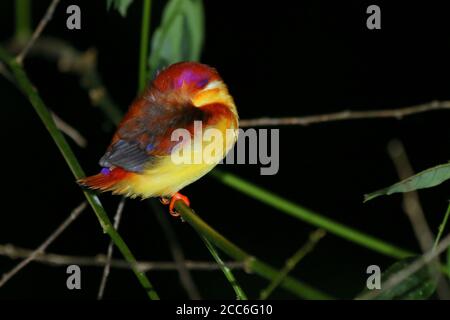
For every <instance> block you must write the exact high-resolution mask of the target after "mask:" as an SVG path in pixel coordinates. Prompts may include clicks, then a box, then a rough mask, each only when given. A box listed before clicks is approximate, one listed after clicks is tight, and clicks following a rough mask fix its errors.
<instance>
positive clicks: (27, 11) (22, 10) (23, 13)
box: [14, 0, 31, 43]
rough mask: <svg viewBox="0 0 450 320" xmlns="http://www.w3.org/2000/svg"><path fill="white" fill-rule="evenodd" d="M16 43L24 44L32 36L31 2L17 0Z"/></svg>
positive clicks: (28, 0)
mask: <svg viewBox="0 0 450 320" xmlns="http://www.w3.org/2000/svg"><path fill="white" fill-rule="evenodd" d="M15 9H16V30H15V34H14V38H15V39H16V41H18V42H19V43H20V42H24V41H26V40H27V39H29V38H30V36H31V3H30V0H16V2H15Z"/></svg>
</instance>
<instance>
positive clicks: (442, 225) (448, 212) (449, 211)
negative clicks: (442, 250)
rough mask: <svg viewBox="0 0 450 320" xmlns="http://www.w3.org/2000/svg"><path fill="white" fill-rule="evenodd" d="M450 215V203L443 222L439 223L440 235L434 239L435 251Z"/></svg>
mask: <svg viewBox="0 0 450 320" xmlns="http://www.w3.org/2000/svg"><path fill="white" fill-rule="evenodd" d="M449 216H450V203H449V205H448V207H447V211H446V212H445V215H444V219H443V220H442V223H441V224H440V225H439V230H438V235H437V236H436V239H435V240H434V244H433V251H434V250H436V247H437V245H438V244H439V241H440V240H441V238H442V234H443V233H444V229H445V225H446V224H447V221H448V217H449Z"/></svg>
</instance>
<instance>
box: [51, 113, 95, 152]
mask: <svg viewBox="0 0 450 320" xmlns="http://www.w3.org/2000/svg"><path fill="white" fill-rule="evenodd" d="M51 113H52V117H53V121H55V124H56V126H57V127H58V129H59V130H61V131H62V132H64V133H65V134H66V135H67V136H68V137H70V138H71V139H72V140H73V141H74V142H75V143H76V144H77V145H78V146H79V147H81V148H86V146H87V140H86V138H85V137H83V136H82V135H81V133H79V132H78V130H77V129H75V128H74V127H72V126H71V125H70V124H68V123H67V122H65V121H64V120H63V119H61V118H60V117H59V116H58V115H57V114H56V113H55V112H54V111H51Z"/></svg>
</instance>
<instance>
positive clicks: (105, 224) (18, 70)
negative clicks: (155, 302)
mask: <svg viewBox="0 0 450 320" xmlns="http://www.w3.org/2000/svg"><path fill="white" fill-rule="evenodd" d="M0 60H2V61H3V62H4V63H5V64H7V65H8V66H9V68H10V69H11V71H12V72H13V74H14V77H15V79H16V82H17V86H18V87H19V88H20V90H21V91H22V92H23V93H24V95H26V96H27V98H28V100H29V101H30V103H31V105H32V106H33V107H34V109H35V111H36V112H37V114H38V115H39V117H40V119H41V121H42V123H43V124H44V125H45V127H46V128H47V130H48V132H49V133H50V135H51V137H52V138H53V140H54V142H55V143H56V145H57V147H58V149H59V150H60V152H61V153H62V155H63V157H64V159H65V160H66V162H67V164H68V166H69V168H70V170H71V171H72V173H73V175H74V176H75V178H77V179H80V178H83V177H84V176H85V175H84V172H83V169H82V168H81V166H80V164H79V163H78V161H77V159H76V157H75V155H74V153H73V151H72V149H71V148H70V146H69V144H68V143H67V141H66V139H65V137H64V136H63V134H62V133H61V132H60V131H59V130H58V128H57V127H56V125H55V122H54V121H53V118H52V116H51V115H50V113H49V112H48V109H47V107H46V105H45V104H44V102H43V101H42V99H41V97H40V96H39V94H38V93H37V90H36V89H35V88H34V87H33V85H32V84H31V82H30V80H29V79H28V76H27V75H26V73H25V71H24V70H23V69H22V67H21V66H20V65H19V64H18V63H17V62H16V61H15V59H14V58H13V57H12V56H10V55H9V54H8V53H7V52H6V51H5V50H4V49H3V48H0ZM84 195H85V197H86V199H87V200H88V202H89V204H90V205H91V207H92V209H93V210H94V212H95V214H96V216H97V218H98V220H99V222H100V224H101V226H102V228H103V231H104V232H105V233H108V235H109V236H110V237H111V239H112V241H113V242H114V244H115V245H116V246H117V248H118V249H119V251H120V252H121V253H122V255H123V257H124V258H125V259H126V260H127V261H128V262H129V263H130V265H131V267H132V269H133V272H134V273H135V275H136V277H137V278H138V280H139V282H140V283H141V285H142V286H143V287H144V289H145V290H146V292H147V294H148V296H149V297H150V298H151V299H159V297H158V294H157V293H156V291H155V290H154V289H153V286H152V285H151V283H150V281H149V280H148V278H147V277H146V275H145V274H144V273H143V272H141V271H139V270H138V268H137V266H136V259H135V258H134V256H133V254H132V253H131V251H130V249H129V248H128V246H127V245H126V243H125V242H124V240H123V239H122V237H121V236H120V235H119V233H117V231H116V230H115V229H114V227H113V225H112V224H111V221H110V220H109V218H108V215H107V214H106V212H105V210H104V208H103V206H102V205H101V203H100V200H99V199H98V197H97V196H95V195H93V194H92V193H89V192H87V191H84Z"/></svg>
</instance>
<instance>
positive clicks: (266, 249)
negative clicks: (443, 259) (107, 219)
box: [0, 0, 450, 299]
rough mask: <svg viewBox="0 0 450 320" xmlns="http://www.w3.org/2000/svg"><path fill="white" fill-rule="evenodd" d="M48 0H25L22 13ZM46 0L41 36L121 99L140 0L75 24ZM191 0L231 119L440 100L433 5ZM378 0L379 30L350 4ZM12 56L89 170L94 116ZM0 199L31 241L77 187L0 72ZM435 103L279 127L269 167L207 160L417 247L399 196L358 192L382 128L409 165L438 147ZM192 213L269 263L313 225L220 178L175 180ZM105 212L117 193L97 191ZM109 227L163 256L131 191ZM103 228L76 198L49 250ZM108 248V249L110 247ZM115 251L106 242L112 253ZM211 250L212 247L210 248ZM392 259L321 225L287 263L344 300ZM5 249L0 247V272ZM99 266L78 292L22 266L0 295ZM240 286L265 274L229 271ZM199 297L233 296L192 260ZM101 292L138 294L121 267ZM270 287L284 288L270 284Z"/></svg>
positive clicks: (7, 4) (43, 290) (449, 39)
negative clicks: (74, 55)
mask: <svg viewBox="0 0 450 320" xmlns="http://www.w3.org/2000/svg"><path fill="white" fill-rule="evenodd" d="M48 3H49V1H33V21H34V23H35V24H36V23H37V21H38V20H39V19H40V17H41V16H42V15H43V13H44V12H45V10H46V8H47V5H48ZM73 3H77V2H76V1H62V2H61V4H60V5H59V6H58V8H57V10H56V12H55V16H54V19H53V20H52V21H51V22H50V24H49V25H48V26H47V28H46V30H45V32H44V33H45V34H46V35H51V36H56V37H60V38H62V39H65V40H67V41H69V42H70V43H72V44H73V45H74V46H75V47H76V48H78V49H80V50H84V49H87V48H90V47H95V48H96V49H97V50H98V53H99V70H100V73H101V75H102V77H103V80H104V82H105V84H106V87H107V88H108V89H109V91H110V93H111V94H112V97H113V98H114V100H115V101H116V102H117V103H118V104H119V105H121V106H122V109H123V110H126V107H127V106H128V105H129V103H130V102H131V101H132V100H133V99H134V97H135V94H136V88H137V70H138V50H139V37H140V19H141V2H140V1H135V3H134V4H133V5H131V7H130V9H129V13H128V16H127V18H122V17H120V15H119V14H118V13H117V12H107V11H106V1H78V4H79V5H80V7H81V11H82V29H81V30H79V31H70V30H67V29H66V27H65V20H66V17H67V14H66V13H65V9H66V7H67V6H68V5H69V4H73ZM245 3H246V4H245V6H244V2H243V1H226V2H224V1H205V10H206V41H205V47H204V52H203V55H202V61H203V62H204V63H207V64H210V65H212V66H214V67H216V68H217V69H218V70H219V72H220V73H221V75H222V76H223V78H224V80H225V82H226V83H227V84H228V86H229V89H230V91H231V93H232V94H233V96H234V98H235V101H236V104H237V106H238V110H239V114H240V117H241V118H242V119H247V118H253V117H261V116H270V117H282V116H301V115H310V114H320V113H327V112H335V111H340V110H343V109H354V110H366V109H367V110H368V109H381V108H400V107H405V106H409V105H414V104H419V103H424V102H428V101H431V100H434V99H450V87H449V84H450V83H449V82H450V78H449V74H450V73H449V71H450V70H449V65H450V64H449V62H448V61H449V57H450V45H449V44H450V20H449V18H448V13H447V12H448V11H446V10H445V8H443V7H441V6H438V5H436V4H432V3H430V2H429V1H427V2H417V3H412V2H399V1H390V2H380V1H371V2H366V1H339V3H337V1H336V2H331V1H329V2H325V1H301V2H300V1H278V2H273V1H272V2H267V3H261V2H256V1H255V2H245ZM163 4H164V1H162V0H155V1H153V10H152V23H151V24H152V27H151V30H155V28H156V27H157V26H158V25H159V21H160V15H161V11H162V8H163ZM370 4H378V5H379V6H380V7H381V12H382V29H381V30H368V29H367V28H366V18H367V16H368V15H367V14H366V13H365V12H366V8H367V6H368V5H370ZM13 31H14V6H13V1H1V3H0V41H1V42H3V43H6V42H8V40H9V39H10V38H11V36H12V34H13ZM25 67H26V69H27V71H28V72H29V75H30V77H31V79H32V81H33V83H34V84H35V86H36V87H37V88H38V90H39V92H40V94H41V95H42V97H43V99H44V101H45V102H46V103H47V105H48V106H49V107H51V108H52V109H53V110H54V111H55V112H56V113H57V114H58V115H60V116H61V117H62V118H63V119H65V120H66V121H67V122H69V123H70V124H72V125H73V126H75V127H76V128H78V129H79V131H80V132H81V133H82V134H83V135H84V136H85V137H86V138H87V139H88V141H89V146H88V147H87V149H85V150H83V149H80V148H78V147H77V146H75V145H74V144H73V143H72V142H70V143H71V144H72V145H73V148H74V150H75V153H76V155H77V156H78V157H79V160H80V162H81V164H82V166H83V167H84V169H85V171H86V172H87V173H89V174H92V173H95V172H97V171H98V166H97V160H98V159H99V157H100V156H101V155H102V154H103V152H104V151H105V148H106V146H107V144H108V143H109V139H110V137H111V133H109V132H106V131H105V130H103V129H102V124H103V123H104V122H105V120H104V116H103V114H102V113H101V112H100V111H99V110H98V109H95V108H94V107H92V106H91V104H90V101H89V98H88V96H87V94H86V92H85V91H83V89H82V88H80V85H79V79H78V77H76V76H72V75H68V74H61V73H60V72H59V71H58V70H57V67H56V66H55V65H54V64H52V63H49V62H46V61H45V60H41V59H37V58H30V59H27V61H26V63H25ZM0 97H1V108H0V116H1V120H2V121H1V126H0V136H1V146H2V149H1V150H2V151H1V152H2V157H1V159H2V178H3V179H2V184H3V185H2V204H1V209H0V218H1V220H0V221H1V223H0V243H13V244H15V245H17V246H23V247H26V248H35V247H37V246H38V244H40V243H41V242H42V241H43V240H44V239H45V238H46V237H47V236H48V235H49V234H50V233H51V232H52V231H53V230H54V229H55V228H56V226H57V225H59V223H60V222H61V221H62V220H64V219H65V218H66V216H67V215H68V214H69V212H70V211H71V210H72V209H73V208H74V207H75V206H77V205H78V204H79V203H80V202H81V201H82V200H83V195H82V193H81V192H80V190H79V187H78V186H77V185H76V184H75V183H74V179H73V176H72V175H71V173H70V171H69V169H68V168H67V166H66V164H65V162H64V161H63V158H62V156H61V155H60V153H59V152H58V150H57V148H56V146H55V145H54V143H53V142H52V140H51V139H50V137H49V135H48V133H47V131H46V130H45V128H44V126H43V125H42V123H41V122H40V121H39V118H38V117H37V115H36V114H35V112H34V110H33V108H32V107H31V106H30V105H29V103H28V102H27V100H26V99H25V98H24V97H23V96H22V95H21V94H20V92H18V91H17V90H16V88H15V87H13V86H12V85H11V84H10V83H9V82H7V81H6V80H5V79H4V78H0ZM448 122H449V113H448V111H447V112H445V111H437V112H430V113H424V114H420V115H415V116H411V117H407V118H405V119H403V120H401V121H398V120H395V119H385V120H358V121H348V122H336V123H326V124H317V125H311V126H309V127H282V128H281V129H280V137H281V145H280V170H279V173H278V174H277V175H275V176H260V175H259V167H258V166H256V165H225V166H224V165H222V166H221V168H222V169H223V170H228V171H230V172H233V173H236V174H238V175H240V176H242V177H244V178H246V179H248V180H250V181H253V182H255V183H257V184H258V185H260V186H262V187H265V188H267V189H269V190H272V191H273V192H275V193H277V194H280V195H282V196H284V197H286V198H287V199H290V200H293V201H295V202H297V203H299V204H301V205H303V206H306V207H309V208H311V209H313V210H315V211H317V212H319V213H321V214H323V215H326V216H328V217H330V218H333V219H335V220H337V221H340V222H342V223H344V224H347V225H349V226H352V227H354V228H357V229H359V230H362V231H364V232H367V233H369V234H372V235H375V236H378V237H380V238H382V239H384V240H386V241H389V242H392V243H395V244H397V245H399V246H402V247H405V248H407V249H410V250H414V251H419V247H418V245H417V242H416V240H415V237H414V234H413V232H412V230H411V227H410V224H409V221H408V219H407V218H406V216H405V214H404V213H403V212H402V209H401V196H398V195H396V196H391V197H385V198H380V199H377V200H376V201H372V202H370V203H367V204H363V203H362V199H363V194H364V193H367V192H370V191H374V190H375V189H378V188H380V187H384V186H387V185H389V184H391V183H393V182H396V181H397V180H398V177H397V174H396V172H395V169H394V167H393V164H392V163H391V160H390V159H389V157H388V155H387V153H386V145H387V143H388V142H389V141H390V140H391V139H392V138H399V139H401V140H402V141H403V142H404V144H405V147H406V150H407V152H408V155H409V157H410V159H411V161H412V164H413V167H414V168H415V170H417V171H419V170H423V169H426V168H428V167H430V166H433V165H437V164H440V163H444V162H446V161H448V160H449V152H448V150H449V149H448V147H449V138H450V133H449V130H448ZM448 186H449V185H448V183H446V184H443V185H441V186H439V187H437V188H433V189H428V190H424V191H422V192H420V196H421V200H422V204H423V206H424V208H425V211H426V217H427V219H428V221H429V224H430V226H431V227H432V229H433V231H436V230H437V227H438V225H439V223H440V221H441V219H442V217H443V214H444V212H445V209H446V207H447V205H448V202H447V201H448V199H449V198H448V191H449V190H448ZM184 193H185V194H187V195H189V197H190V199H191V202H192V206H193V207H194V208H195V210H196V212H197V213H198V214H199V215H200V216H201V217H202V218H204V219H205V220H206V221H207V222H208V223H209V224H211V225H212V226H213V227H215V228H216V229H217V230H218V231H219V232H221V233H222V234H223V235H225V236H226V237H228V238H229V239H230V240H232V241H233V242H235V243H236V244H238V245H239V246H240V247H242V248H244V249H245V250H247V251H249V252H251V253H253V254H254V255H256V256H258V257H260V258H261V259H262V260H264V261H267V262H269V263H271V264H273V265H275V266H277V267H281V266H282V265H283V264H284V261H285V259H287V258H288V257H289V256H291V255H292V254H293V253H294V252H295V251H296V250H297V249H298V248H299V247H300V246H301V245H302V244H303V243H304V242H305V241H306V239H307V237H308V234H309V232H311V231H312V230H314V228H313V227H312V226H310V225H307V224H306V223H303V222H301V221H299V220H296V219H294V218H292V217H289V216H287V215H285V214H283V213H281V212H279V211H276V210H274V209H272V208H270V207H267V206H265V205H263V204H260V203H259V202H257V201H255V200H253V199H251V198H248V197H246V196H244V195H241V194H239V193H237V192H236V191H234V190H231V189H228V188H227V187H225V186H223V185H221V184H220V183H218V182H217V181H216V180H214V179H212V178H209V177H205V178H203V179H201V180H200V181H198V182H196V183H194V184H193V185H191V186H189V187H187V188H186V189H185V190H184ZM101 200H102V202H103V204H104V205H105V207H106V209H107V211H108V212H109V214H110V216H112V215H113V212H114V211H115V209H116V207H117V204H118V201H119V198H118V197H114V196H111V195H109V194H105V195H102V196H101ZM171 224H172V226H173V228H174V229H175V231H176V232H177V235H178V237H179V239H180V240H181V243H182V246H183V249H184V250H185V254H186V257H187V258H188V259H193V260H211V257H210V254H209V252H208V251H207V250H206V248H205V247H204V245H203V244H202V242H201V241H200V240H199V238H198V236H197V235H196V234H195V232H194V231H193V230H192V228H191V227H190V226H189V225H188V224H185V223H181V222H180V221H179V220H175V219H171ZM120 233H121V235H122V236H123V237H124V238H125V240H126V242H127V243H128V245H129V246H130V248H131V250H132V251H133V253H135V255H136V256H137V257H138V259H140V260H154V261H166V260H171V259H172V258H171V255H170V251H169V248H168V246H167V243H166V240H165V237H164V233H163V232H162V230H161V227H160V225H159V223H158V221H157V220H156V218H155V215H154V214H153V213H152V212H151V208H150V207H149V206H148V204H147V203H146V202H140V201H137V200H130V201H127V203H126V207H125V213H124V217H123V219H122V223H121V226H120ZM108 241H109V239H108V237H107V236H105V235H103V234H102V232H101V228H100V226H99V224H98V222H97V219H96V218H95V215H94V214H93V212H92V210H91V209H88V210H86V212H85V213H83V214H82V216H81V217H80V218H79V219H78V220H77V221H75V222H74V223H73V225H71V226H70V227H69V229H68V230H67V231H65V232H64V233H63V234H62V236H61V237H60V238H59V239H58V240H57V241H56V242H55V243H54V244H53V245H52V246H51V247H50V248H49V252H56V253H64V254H73V255H95V254H98V253H104V252H105V251H106V247H107V244H108ZM116 253H117V252H116ZM115 256H116V257H120V254H116V255H115ZM224 258H225V257H224ZM393 262H394V260H393V259H391V258H388V257H385V256H382V255H380V254H377V253H374V252H371V251H369V250H368V249H364V248H362V247H360V246H357V245H355V244H352V243H350V242H348V241H346V240H343V239H341V238H338V237H336V236H333V235H327V236H326V238H325V239H323V240H322V241H321V242H320V244H319V245H318V247H317V248H316V249H315V251H314V252H313V253H311V254H310V255H309V256H308V257H307V258H305V259H304V261H302V262H301V263H300V265H299V266H298V267H297V268H296V269H295V270H294V271H293V272H292V274H293V275H294V276H295V277H296V278H298V279H300V280H302V281H305V282H307V283H308V284H311V285H312V286H314V287H317V288H319V289H322V290H323V291H325V292H327V293H329V294H333V295H336V296H337V297H340V298H352V297H353V296H354V295H355V294H356V293H358V292H359V291H360V290H361V289H362V288H363V286H364V285H365V281H366V277H367V275H366V274H365V270H366V268H367V266H368V265H370V264H378V265H379V266H380V267H381V268H382V269H383V268H386V267H387V266H389V265H390V264H392V263H393ZM16 263H17V261H12V260H10V259H9V258H5V257H0V272H1V273H3V272H6V271H7V270H9V269H10V268H12V267H13V266H14V265H15V264H16ZM101 273H102V269H101V268H90V267H82V290H79V291H76V290H75V291H69V290H67V289H66V285H65V282H66V277H67V275H66V270H65V267H49V266H45V265H41V264H37V263H32V264H31V265H29V266H28V267H26V269H24V270H23V271H21V272H20V274H18V275H17V276H15V277H14V278H13V279H12V280H11V281H9V282H8V283H7V284H6V285H5V287H3V288H1V290H0V298H40V299H42V298H64V299H80V298H81V299H94V298H95V297H96V293H97V290H98V286H99V283H100V278H101ZM235 274H236V275H237V277H238V280H239V281H240V282H241V285H242V287H243V288H244V290H245V291H246V292H247V293H248V294H249V296H250V297H257V295H258V294H259V291H260V290H261V289H262V288H264V287H265V286H266V285H267V281H265V280H263V279H261V278H259V277H258V276H254V275H247V274H245V273H244V272H242V271H239V272H238V271H236V273H235ZM193 275H194V279H195V281H196V283H197V285H198V287H199V288H200V291H201V294H202V296H203V297H208V298H230V299H232V298H234V293H233V291H232V289H231V287H230V285H229V283H228V282H227V281H226V280H225V278H224V277H223V275H222V274H221V273H220V271H217V272H194V273H193ZM148 276H149V278H150V280H151V281H152V283H153V284H154V286H155V287H156V289H157V291H158V293H159V294H160V296H161V297H162V298H165V299H168V298H184V297H186V294H185V292H184V290H183V288H182V287H181V285H180V283H179V280H178V275H177V273H176V272H170V271H154V272H150V273H148ZM105 297H106V298H126V299H130V298H138V299H144V298H145V294H144V292H143V290H142V288H141V287H140V286H139V284H138V282H137V281H136V279H135V277H134V275H133V274H132V272H130V271H124V270H117V269H113V270H112V272H111V276H110V279H109V282H108V285H107V288H106V294H105ZM273 297H274V298H294V296H293V295H291V294H290V293H288V292H286V291H284V290H283V289H278V290H276V292H275V293H274V294H273Z"/></svg>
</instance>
